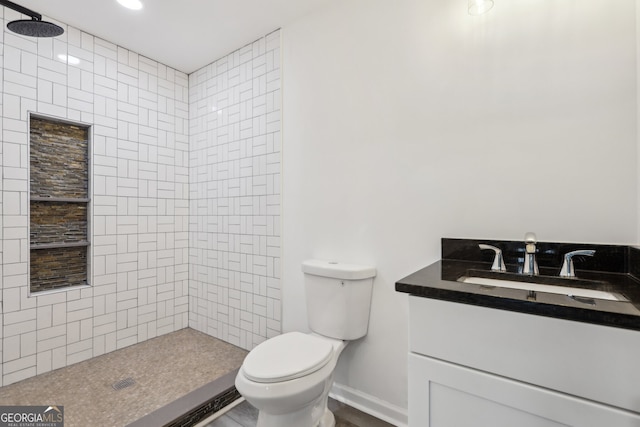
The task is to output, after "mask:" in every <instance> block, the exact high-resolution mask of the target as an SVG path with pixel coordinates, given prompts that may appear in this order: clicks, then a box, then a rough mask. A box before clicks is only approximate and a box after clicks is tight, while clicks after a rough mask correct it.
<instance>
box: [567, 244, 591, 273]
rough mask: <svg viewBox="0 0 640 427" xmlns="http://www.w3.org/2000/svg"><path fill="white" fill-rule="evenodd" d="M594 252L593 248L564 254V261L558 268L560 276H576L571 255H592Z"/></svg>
mask: <svg viewBox="0 0 640 427" xmlns="http://www.w3.org/2000/svg"><path fill="white" fill-rule="evenodd" d="M595 253H596V251H594V250H593V249H583V250H579V251H573V252H568V253H566V254H564V263H562V268H561V269H560V276H561V277H576V270H575V268H574V267H573V257H574V256H580V255H586V256H593V255H594V254H595Z"/></svg>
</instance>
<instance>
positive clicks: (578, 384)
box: [409, 296, 640, 427]
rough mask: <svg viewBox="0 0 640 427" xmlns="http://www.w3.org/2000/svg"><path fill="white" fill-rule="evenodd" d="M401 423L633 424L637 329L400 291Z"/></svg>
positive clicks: (638, 387) (637, 419)
mask: <svg viewBox="0 0 640 427" xmlns="http://www.w3.org/2000/svg"><path fill="white" fill-rule="evenodd" d="M409 307H410V309H409V314H410V325H409V327H410V354H409V426H410V427H483V426H491V427H512V426H518V427H552V426H554V427H555V426H575V427H604V426H607V427H609V426H611V427H640V369H639V368H638V363H637V361H638V360H640V332H638V331H634V330H627V329H621V328H613V327H606V326H601V325H594V324H588V323H581V322H575V321H568V320H562V319H556V318H550V317H543V316H534V315H530V314H523V313H517V312H510V311H505V310H496V309H492V308H487V307H480V306H474V305H467V304H461V303H454V302H447V301H440V300H436V299H430V298H421V297H416V296H410V297H409Z"/></svg>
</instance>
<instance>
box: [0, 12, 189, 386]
mask: <svg viewBox="0 0 640 427" xmlns="http://www.w3.org/2000/svg"><path fill="white" fill-rule="evenodd" d="M1 13H4V16H3V18H4V19H3V20H1V22H0V24H1V25H2V28H3V31H2V32H1V34H0V36H1V37H2V39H1V41H2V44H1V48H2V50H1V52H2V78H1V79H0V81H1V83H2V90H1V93H2V143H1V144H0V147H1V148H0V149H1V154H2V157H1V162H0V166H1V168H2V187H1V190H2V197H1V199H2V204H1V208H2V216H1V223H0V225H1V226H2V228H1V229H2V236H1V239H2V245H1V246H2V262H1V270H0V272H1V278H2V281H1V282H0V289H1V290H2V292H1V298H0V301H2V308H3V313H0V314H2V322H1V326H2V328H1V332H0V338H2V339H1V340H0V341H1V342H2V347H0V350H2V351H1V352H0V361H1V362H2V363H1V364H0V385H8V384H10V383H13V382H16V381H19V380H21V379H24V378H27V377H30V376H34V375H36V374H41V373H44V372H48V371H51V370H52V369H57V368H60V367H63V366H67V365H69V364H72V363H76V362H79V361H82V360H86V359H89V358H91V357H94V356H98V355H101V354H104V353H106V352H109V351H113V350H115V349H118V348H122V347H126V346H128V345H131V344H135V343H138V342H141V341H144V340H146V339H149V338H152V337H155V336H157V335H161V334H164V333H168V332H172V331H175V330H177V329H181V328H184V327H186V326H187V323H188V297H187V293H188V219H189V217H188V209H189V205H188V197H189V192H188V185H189V183H188V161H189V157H188V138H187V135H188V80H187V76H186V75H185V74H183V73H180V72H177V71H176V70H173V69H171V68H168V67H166V66H164V65H162V64H159V63H157V62H155V61H153V60H150V59H148V58H144V57H141V56H139V55H138V54H136V53H135V52H131V51H128V50H126V49H123V48H121V47H118V46H116V45H113V44H111V43H109V42H107V41H105V40H101V39H99V38H97V37H93V36H92V35H90V34H87V33H84V32H80V31H79V30H77V29H76V28H73V27H67V26H66V25H64V24H61V25H62V26H63V27H64V28H65V33H64V35H62V36H60V37H57V38H55V39H35V38H30V37H23V36H18V35H16V34H14V33H11V32H9V31H8V30H7V29H6V23H7V22H8V21H11V20H15V19H19V18H20V15H19V14H17V13H16V12H14V11H11V10H8V9H5V8H0V16H2V15H1ZM59 54H63V55H67V54H68V55H72V56H74V57H76V58H78V59H79V60H80V62H79V64H77V65H71V64H67V63H66V62H61V61H60V59H59V58H58V55H59ZM28 112H34V113H39V114H45V115H49V116H52V117H57V118H60V119H67V120H73V121H82V122H84V123H88V124H92V125H93V126H92V134H93V143H92V148H91V149H92V153H93V156H92V163H93V174H92V177H91V179H92V193H93V199H92V209H93V216H92V217H91V219H90V222H91V225H92V228H93V234H92V252H93V257H92V259H91V265H92V269H93V276H92V281H91V283H92V287H89V288H85V289H82V290H72V291H63V292H59V293H54V294H49V295H37V296H36V295H34V296H29V295H28V294H29V290H28V289H29V283H28V268H29V267H28V261H29V233H28V224H29V220H28V212H29V203H28V182H29V173H28V168H29V155H28V143H29V141H28V126H29V124H28Z"/></svg>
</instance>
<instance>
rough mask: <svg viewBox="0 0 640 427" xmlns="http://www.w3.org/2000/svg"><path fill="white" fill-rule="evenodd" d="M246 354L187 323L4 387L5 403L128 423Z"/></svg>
mask: <svg viewBox="0 0 640 427" xmlns="http://www.w3.org/2000/svg"><path fill="white" fill-rule="evenodd" d="M246 354H247V352H246V351H245V350H242V349H240V348H238V347H236V346H234V345H232V344H228V343H226V342H224V341H220V340H218V339H216V338H213V337H211V336H209V335H206V334H203V333H201V332H198V331H195V330H193V329H190V328H187V329H182V330H179V331H177V332H173V333H171V334H167V335H163V336H161V337H157V338H153V339H150V340H148V341H145V342H143V343H140V344H136V345H133V346H130V347H126V348H123V349H121V350H117V351H114V352H111V353H108V354H105V355H102V356H98V357H94V358H93V359H90V360H87V361H84V362H80V363H77V364H75V365H71V366H67V367H65V368H62V369H58V370H55V371H51V372H47V373H45V374H42V375H38V376H36V377H32V378H29V379H26V380H24V381H20V382H17V383H14V384H11V385H8V386H5V387H0V405H3V406H5V405H62V406H64V416H65V427H89V426H91V427H103V426H104V427H110V426H113V427H121V426H126V425H127V424H129V423H132V422H134V421H136V420H138V419H140V418H142V417H144V416H145V415H148V414H150V413H151V412H154V411H156V410H158V409H159V408H163V407H167V408H170V407H171V406H170V405H169V404H170V403H175V401H178V402H179V401H180V400H184V398H183V397H184V396H185V395H189V394H190V393H193V392H194V390H197V389H201V388H202V387H205V386H207V385H208V384H210V383H212V382H213V383H215V381H214V380H216V379H219V378H222V377H224V376H225V375H226V374H230V373H232V372H233V371H235V370H236V369H237V368H239V367H240V365H241V364H242V361H243V359H244V357H245V356H246ZM129 379H131V380H133V384H129V383H131V380H129ZM118 382H122V383H121V385H123V386H124V387H122V388H120V389H119V390H116V388H114V385H115V384H116V383H118ZM128 384H129V385H128ZM211 397H213V396H211ZM180 398H183V399H180ZM167 405H169V406H167ZM154 413H155V412H154ZM176 415H179V414H176ZM138 424H139V423H138Z"/></svg>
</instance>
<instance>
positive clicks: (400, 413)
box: [329, 383, 409, 427]
mask: <svg viewBox="0 0 640 427" xmlns="http://www.w3.org/2000/svg"><path fill="white" fill-rule="evenodd" d="M329 395H330V396H331V397H332V398H334V399H335V400H337V401H339V402H342V403H345V404H347V405H349V406H352V407H354V408H356V409H358V410H360V411H362V412H365V413H367V414H369V415H372V416H374V417H376V418H378V419H381V420H382V421H386V422H388V423H389V424H393V425H394V426H397V427H407V423H408V422H409V421H408V419H409V416H408V412H407V410H406V409H404V408H400V407H399V406H396V405H393V404H391V403H389V402H385V401H384V400H381V399H378V398H377V397H374V396H371V395H368V394H366V393H363V392H361V391H358V390H356V389H354V388H351V387H348V386H345V385H342V384H336V383H334V384H333V387H331V392H330V393H329Z"/></svg>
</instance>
